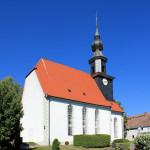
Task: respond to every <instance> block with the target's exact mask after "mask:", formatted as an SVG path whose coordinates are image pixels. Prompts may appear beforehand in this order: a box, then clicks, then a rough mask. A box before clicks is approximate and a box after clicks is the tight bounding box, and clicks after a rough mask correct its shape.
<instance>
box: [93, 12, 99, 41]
mask: <svg viewBox="0 0 150 150" xmlns="http://www.w3.org/2000/svg"><path fill="white" fill-rule="evenodd" d="M95 37H98V38H99V39H100V35H99V33H98V25H97V11H96V33H95V36H94V39H95Z"/></svg>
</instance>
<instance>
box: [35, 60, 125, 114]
mask: <svg viewBox="0 0 150 150" xmlns="http://www.w3.org/2000/svg"><path fill="white" fill-rule="evenodd" d="M35 68H36V74H37V76H38V79H39V81H40V84H41V86H42V89H43V91H44V94H47V95H50V96H54V97H60V98H65V99H70V100H75V101H80V102H85V103H89V104H96V105H101V106H106V107H112V111H118V112H123V111H122V109H121V108H120V107H119V106H118V104H117V103H116V102H110V101H107V100H106V99H105V98H104V96H103V94H102V93H101V91H100V90H99V88H98V86H97V84H96V82H95V80H94V79H93V78H92V77H91V75H90V74H88V73H85V72H82V71H79V70H76V69H73V68H70V67H67V66H64V65H61V64H58V63H55V62H52V61H48V60H45V59H41V60H40V61H39V62H38V63H37V65H36V66H35ZM69 90H70V92H69ZM111 103H112V104H111Z"/></svg>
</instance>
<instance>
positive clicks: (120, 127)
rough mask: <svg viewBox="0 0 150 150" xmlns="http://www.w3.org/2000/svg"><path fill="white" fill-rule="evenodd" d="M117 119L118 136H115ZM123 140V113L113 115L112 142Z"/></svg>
mask: <svg viewBox="0 0 150 150" xmlns="http://www.w3.org/2000/svg"><path fill="white" fill-rule="evenodd" d="M115 118H117V136H116V137H115V135H114V119H115ZM122 138H123V116H122V113H119V112H113V111H112V113H111V141H113V140H115V139H122Z"/></svg>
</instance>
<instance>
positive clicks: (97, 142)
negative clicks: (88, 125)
mask: <svg viewBox="0 0 150 150" xmlns="http://www.w3.org/2000/svg"><path fill="white" fill-rule="evenodd" d="M73 145H74V146H83V147H85V148H103V147H107V146H109V145H110V135H107V134H97V135H75V136H74V139H73Z"/></svg>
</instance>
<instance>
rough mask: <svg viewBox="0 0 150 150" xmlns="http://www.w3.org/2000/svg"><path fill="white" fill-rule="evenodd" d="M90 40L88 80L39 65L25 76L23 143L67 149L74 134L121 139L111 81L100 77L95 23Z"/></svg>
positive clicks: (120, 120) (102, 60) (119, 113)
mask: <svg viewBox="0 0 150 150" xmlns="http://www.w3.org/2000/svg"><path fill="white" fill-rule="evenodd" d="M94 40H95V41H94V42H93V43H92V45H91V47H92V51H93V56H92V58H91V59H90V60H89V65H90V70H91V74H88V73H86V72H83V71H79V70H76V69H74V68H70V67H67V66H64V65H61V64H58V63H55V62H52V61H49V60H46V59H40V60H39V62H38V63H37V64H36V65H35V67H34V68H33V69H32V70H31V71H30V73H29V74H28V75H27V76H26V78H25V85H24V91H23V97H22V104H23V110H24V117H23V118H22V120H21V123H22V125H23V128H24V130H23V131H22V132H21V137H23V142H35V143H38V144H40V145H51V144H52V142H53V140H54V139H55V138H57V139H58V140H59V141H60V142H61V144H64V143H65V142H66V141H69V144H72V143H73V136H74V135H79V134H108V135H110V136H111V141H113V140H114V139H120V138H123V132H124V129H123V126H124V124H123V110H122V109H121V108H120V107H119V106H118V104H117V103H116V102H115V101H114V100H113V80H114V77H112V76H110V75H107V74H106V63H107V58H106V57H104V56H103V54H102V50H103V43H102V42H101V41H100V34H99V33H98V25H97V21H96V33H95V36H94ZM87 67H88V66H87Z"/></svg>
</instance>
